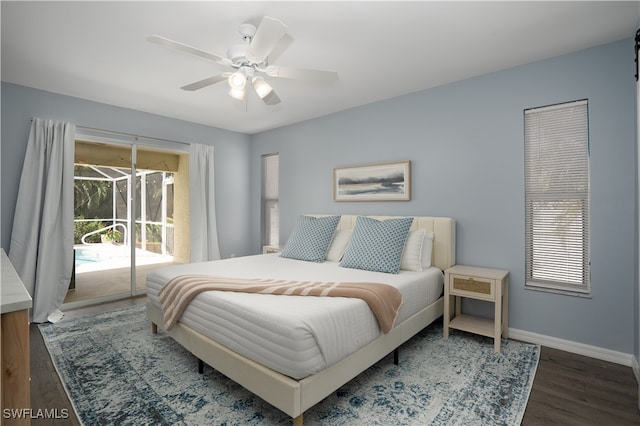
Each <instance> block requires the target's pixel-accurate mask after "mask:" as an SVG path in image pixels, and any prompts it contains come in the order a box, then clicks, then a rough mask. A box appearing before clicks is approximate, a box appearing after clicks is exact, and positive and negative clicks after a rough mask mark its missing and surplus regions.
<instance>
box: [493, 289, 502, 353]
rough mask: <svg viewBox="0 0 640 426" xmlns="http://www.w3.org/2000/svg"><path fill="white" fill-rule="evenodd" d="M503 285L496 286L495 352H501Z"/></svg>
mask: <svg viewBox="0 0 640 426" xmlns="http://www.w3.org/2000/svg"><path fill="white" fill-rule="evenodd" d="M502 300H503V299H502V285H499V286H496V301H495V303H494V304H493V306H495V312H494V317H493V318H494V319H493V350H494V351H495V352H500V338H501V336H502Z"/></svg>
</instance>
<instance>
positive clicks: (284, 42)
mask: <svg viewBox="0 0 640 426" xmlns="http://www.w3.org/2000/svg"><path fill="white" fill-rule="evenodd" d="M291 43H293V37H291V36H290V35H289V34H285V35H284V36H283V37H282V38H281V39H280V41H279V42H278V43H277V44H276V46H275V47H274V48H273V49H272V50H271V53H269V56H268V58H267V59H268V60H269V63H273V62H275V61H276V59H278V58H279V57H280V55H282V53H283V52H284V51H285V50H287V49H288V48H289V46H291Z"/></svg>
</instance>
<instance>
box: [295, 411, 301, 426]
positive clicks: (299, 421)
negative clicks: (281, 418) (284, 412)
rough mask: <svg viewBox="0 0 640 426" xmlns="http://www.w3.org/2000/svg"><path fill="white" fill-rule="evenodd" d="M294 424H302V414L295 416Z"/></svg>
mask: <svg viewBox="0 0 640 426" xmlns="http://www.w3.org/2000/svg"><path fill="white" fill-rule="evenodd" d="M293 426H302V414H300V415H299V416H298V417H294V418H293Z"/></svg>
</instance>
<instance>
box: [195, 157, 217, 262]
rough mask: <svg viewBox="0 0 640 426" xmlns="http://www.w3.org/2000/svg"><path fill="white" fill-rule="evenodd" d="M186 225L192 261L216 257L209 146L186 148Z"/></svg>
mask: <svg viewBox="0 0 640 426" xmlns="http://www.w3.org/2000/svg"><path fill="white" fill-rule="evenodd" d="M189 229H190V234H191V261H192V262H203V261H207V260H218V259H220V249H219V247H218V230H217V227H216V203H215V185H214V178H213V147H212V146H208V145H200V144H191V147H190V149H189Z"/></svg>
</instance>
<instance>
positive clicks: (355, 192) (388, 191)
mask: <svg viewBox="0 0 640 426" xmlns="http://www.w3.org/2000/svg"><path fill="white" fill-rule="evenodd" d="M333 199H334V200H335V201H409V200H411V161H399V162H394V163H375V164H363V165H360V166H348V167H336V168H335V169H333Z"/></svg>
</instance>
